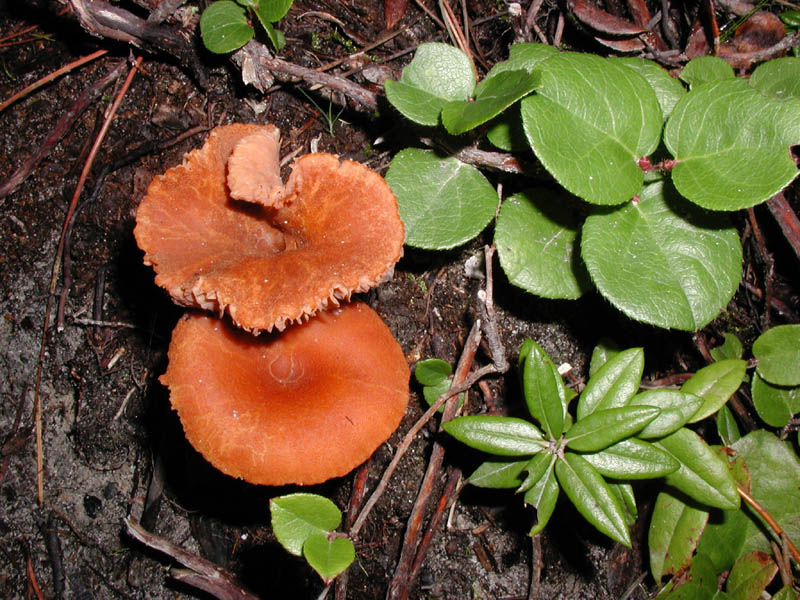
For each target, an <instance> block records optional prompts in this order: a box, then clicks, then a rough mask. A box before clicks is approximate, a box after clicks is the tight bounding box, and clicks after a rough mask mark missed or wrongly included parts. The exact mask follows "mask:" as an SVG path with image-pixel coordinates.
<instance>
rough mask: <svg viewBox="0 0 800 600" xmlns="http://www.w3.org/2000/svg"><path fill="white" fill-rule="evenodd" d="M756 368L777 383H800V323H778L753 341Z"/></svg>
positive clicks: (765, 377) (767, 379)
mask: <svg viewBox="0 0 800 600" xmlns="http://www.w3.org/2000/svg"><path fill="white" fill-rule="evenodd" d="M753 356H755V357H756V358H757V359H758V366H756V370H757V371H758V374H759V375H761V377H763V378H764V379H765V380H766V381H768V382H770V383H772V384H775V385H800V325H778V326H777V327H773V328H772V329H769V330H767V331H765V332H764V333H762V334H761V335H760V336H758V339H756V341H755V342H754V343H753Z"/></svg>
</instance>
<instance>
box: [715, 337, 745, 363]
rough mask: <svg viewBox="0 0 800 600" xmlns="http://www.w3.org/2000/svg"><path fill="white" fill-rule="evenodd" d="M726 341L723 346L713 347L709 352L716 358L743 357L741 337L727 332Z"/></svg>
mask: <svg viewBox="0 0 800 600" xmlns="http://www.w3.org/2000/svg"><path fill="white" fill-rule="evenodd" d="M724 335H725V341H724V342H723V343H722V345H721V346H717V347H716V348H711V350H709V353H710V354H711V358H713V359H714V360H725V359H726V358H742V353H743V351H744V348H743V347H742V342H741V341H739V338H738V337H736V336H735V335H734V334H732V333H726V334H724Z"/></svg>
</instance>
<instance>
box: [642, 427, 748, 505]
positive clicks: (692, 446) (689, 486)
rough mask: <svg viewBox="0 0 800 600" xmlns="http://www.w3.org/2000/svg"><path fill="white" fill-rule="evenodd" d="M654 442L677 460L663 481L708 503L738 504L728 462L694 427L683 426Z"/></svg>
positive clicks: (695, 498) (701, 501)
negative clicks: (675, 469)
mask: <svg viewBox="0 0 800 600" xmlns="http://www.w3.org/2000/svg"><path fill="white" fill-rule="evenodd" d="M656 445H657V446H659V447H660V448H662V449H663V450H666V451H667V452H669V453H670V454H671V455H672V456H674V457H675V458H676V459H678V462H680V463H681V466H680V468H679V469H678V470H677V471H674V472H672V473H670V474H669V475H667V476H666V478H665V483H666V484H667V485H670V486H672V487H674V488H675V489H677V490H680V491H681V492H683V493H684V494H686V495H687V496H689V497H690V498H692V499H693V500H696V501H697V502H700V503H702V504H706V505H708V506H713V507H716V508H722V509H734V508H738V506H739V493H738V492H737V491H736V483H735V482H734V480H733V476H732V475H731V474H730V472H729V471H728V466H727V465H726V464H725V463H724V462H723V461H722V459H720V458H719V457H718V456H717V455H716V454H715V453H714V451H713V450H711V448H709V447H708V445H707V444H706V443H705V442H704V441H703V440H702V439H701V438H700V436H699V435H697V434H696V433H695V432H694V431H692V430H690V429H686V428H685V427H684V428H682V429H679V430H678V431H676V432H675V433H673V434H670V435H668V436H667V437H665V438H663V439H662V440H660V441H659V442H658V443H657V444H656Z"/></svg>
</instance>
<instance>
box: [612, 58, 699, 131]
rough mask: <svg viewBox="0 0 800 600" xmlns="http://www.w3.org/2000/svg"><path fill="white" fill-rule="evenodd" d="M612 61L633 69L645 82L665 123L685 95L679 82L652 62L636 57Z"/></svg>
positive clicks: (684, 90) (684, 89)
mask: <svg viewBox="0 0 800 600" xmlns="http://www.w3.org/2000/svg"><path fill="white" fill-rule="evenodd" d="M613 60H615V61H619V62H621V63H622V64H623V65H625V66H626V67H629V68H631V69H633V70H634V71H636V72H637V73H639V75H641V76H642V77H644V78H645V79H646V80H647V83H649V84H650V87H652V88H653V91H654V92H655V93H656V98H658V104H659V106H661V114H662V116H663V119H664V120H665V121H666V120H667V117H669V115H670V113H671V112H672V109H673V108H675V105H676V104H677V103H678V100H680V99H681V98H682V97H683V95H684V94H685V93H686V88H684V87H683V86H682V85H681V82H680V81H678V80H677V79H675V78H674V77H672V76H671V75H670V74H669V73H667V71H666V70H664V69H663V68H662V67H661V66H660V65H659V64H658V63H657V62H654V61H652V60H647V59H645V58H636V57H624V58H619V57H615V58H613Z"/></svg>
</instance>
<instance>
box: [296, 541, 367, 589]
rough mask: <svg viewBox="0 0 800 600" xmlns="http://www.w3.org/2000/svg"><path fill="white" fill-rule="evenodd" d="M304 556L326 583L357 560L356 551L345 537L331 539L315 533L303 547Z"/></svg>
mask: <svg viewBox="0 0 800 600" xmlns="http://www.w3.org/2000/svg"><path fill="white" fill-rule="evenodd" d="M303 556H304V557H305V559H306V560H307V561H308V564H309V565H311V567H312V568H313V569H314V570H315V571H316V572H317V573H319V575H320V577H322V579H323V580H324V581H325V583H330V581H331V580H332V579H333V578H334V577H336V576H337V575H339V574H340V573H343V572H344V571H345V570H346V569H347V567H349V566H350V564H351V563H352V562H353V561H354V560H355V558H356V549H355V547H354V546H353V542H351V541H350V540H349V539H347V538H345V537H334V538H330V537H328V536H327V535H323V534H320V533H314V534H312V535H311V536H309V538H308V540H306V543H305V545H304V546H303Z"/></svg>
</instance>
